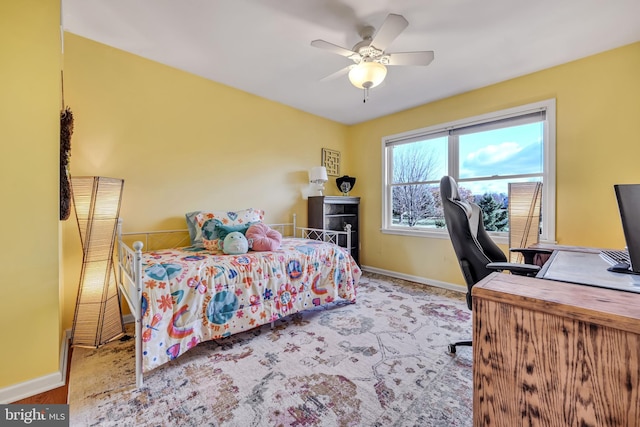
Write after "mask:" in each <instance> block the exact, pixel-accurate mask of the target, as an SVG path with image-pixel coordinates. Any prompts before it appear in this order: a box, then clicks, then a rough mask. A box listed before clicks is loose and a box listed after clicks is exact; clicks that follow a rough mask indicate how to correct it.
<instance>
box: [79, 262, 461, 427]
mask: <svg viewBox="0 0 640 427" xmlns="http://www.w3.org/2000/svg"><path fill="white" fill-rule="evenodd" d="M128 326H130V325H128ZM470 336H471V312H470V311H469V310H468V309H467V307H466V303H465V301H464V295H463V294H462V293H456V292H452V291H447V290H443V289H439V288H434V287H430V286H425V285H420V284H416V283H411V282H406V281H402V280H397V279H391V278H388V277H384V276H379V275H372V274H365V275H364V276H363V277H362V279H361V281H360V284H359V286H358V296H357V302H356V303H355V304H349V303H346V302H340V301H338V302H335V303H333V304H331V305H329V306H327V307H322V308H317V309H312V310H309V311H306V312H304V313H299V314H295V315H292V316H289V317H287V318H285V319H283V320H279V321H277V322H276V324H275V326H274V327H273V328H272V327H271V326H270V325H264V326H262V327H259V328H256V329H253V330H251V331H248V332H245V333H242V334H238V335H234V336H231V337H229V338H225V339H223V340H219V341H211V342H205V343H201V344H198V345H197V346H196V347H195V348H193V349H192V350H190V351H189V352H188V353H186V354H184V355H183V356H181V357H179V358H178V359H176V360H173V361H171V362H169V363H167V364H165V365H163V366H161V367H159V368H157V369H154V370H153V371H151V372H148V373H146V374H145V380H144V381H145V383H144V386H143V387H142V388H141V389H139V390H137V389H136V387H135V378H134V370H135V361H134V342H133V340H129V341H124V342H121V341H116V342H113V343H110V344H107V345H105V346H103V347H101V348H99V349H95V350H94V349H84V348H74V350H73V357H72V362H71V374H70V380H69V404H70V421H71V425H72V426H93V425H95V426H205V425H208V426H225V427H226V426H233V427H235V426H238V427H240V426H242V427H244V426H256V427H258V426H300V427H302V426H314V427H315V426H327V427H334V426H335V427H337V426H420V427H425V426H426V427H428V426H447V427H456V426H471V424H472V359H471V358H472V352H471V348H470V347H466V348H464V347H463V348H460V349H459V350H458V352H457V354H456V355H450V354H449V353H448V352H447V344H448V343H449V342H451V341H455V340H458V339H465V338H468V337H470Z"/></svg>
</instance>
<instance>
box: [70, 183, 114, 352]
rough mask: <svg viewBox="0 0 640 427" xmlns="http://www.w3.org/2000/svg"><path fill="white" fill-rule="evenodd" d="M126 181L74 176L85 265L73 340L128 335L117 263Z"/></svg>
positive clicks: (95, 343) (91, 342)
mask: <svg viewBox="0 0 640 427" xmlns="http://www.w3.org/2000/svg"><path fill="white" fill-rule="evenodd" d="M123 185H124V181H123V180H122V179H116V178H105V177H94V176H88V177H72V178H71V189H72V195H73V204H74V207H75V212H76V217H77V219H78V228H79V230H80V241H81V243H82V269H81V272H80V284H79V286H78V298H77V300H76V310H75V314H74V318H73V330H72V334H71V344H72V345H74V346H80V347H99V346H100V345H102V344H105V343H107V342H109V341H111V340H113V339H115V338H118V337H120V336H122V335H124V324H123V321H122V312H121V309H120V295H119V292H118V287H117V284H116V275H115V271H114V268H113V249H114V244H115V235H116V226H117V222H118V215H119V212H120V201H121V200H122V188H123Z"/></svg>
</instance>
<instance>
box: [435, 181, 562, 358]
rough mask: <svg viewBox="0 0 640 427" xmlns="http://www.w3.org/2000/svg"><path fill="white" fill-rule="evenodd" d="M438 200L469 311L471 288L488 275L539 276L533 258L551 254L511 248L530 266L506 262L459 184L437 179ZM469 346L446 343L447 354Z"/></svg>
mask: <svg viewBox="0 0 640 427" xmlns="http://www.w3.org/2000/svg"><path fill="white" fill-rule="evenodd" d="M440 197H441V200H442V208H443V211H444V219H445V222H446V224H447V230H448V231H449V237H450V238H451V243H453V249H454V251H455V253H456V257H457V258H458V262H459V264H460V268H461V269H462V275H463V276H464V280H465V282H466V284H467V306H468V307H469V310H472V307H473V305H472V301H471V289H472V288H473V286H474V285H475V284H476V283H478V282H479V281H480V280H482V279H484V278H485V277H486V276H488V275H489V274H490V273H492V272H494V271H502V270H508V271H510V272H511V273H512V274H519V275H526V276H535V275H536V274H537V273H538V271H539V270H540V266H539V265H533V263H532V261H533V259H534V257H535V255H536V254H541V253H544V254H549V253H550V252H551V251H548V250H543V249H526V248H525V249H520V248H514V249H511V250H513V251H518V252H521V253H523V255H524V259H525V262H528V263H529V264H514V263H509V262H507V257H506V256H505V254H504V253H503V252H502V250H501V249H500V248H499V247H498V246H497V245H496V244H495V243H494V242H493V240H491V238H490V237H489V234H487V232H486V230H485V229H484V224H483V221H482V210H481V209H480V206H478V205H476V204H475V203H470V202H467V201H466V200H461V199H460V194H459V192H458V184H457V183H456V181H455V180H454V179H453V178H452V177H450V176H444V177H442V179H441V180H440ZM470 345H471V341H459V342H456V343H453V344H449V352H450V353H455V352H456V347H457V346H470Z"/></svg>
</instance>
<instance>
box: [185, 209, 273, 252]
mask: <svg viewBox="0 0 640 427" xmlns="http://www.w3.org/2000/svg"><path fill="white" fill-rule="evenodd" d="M263 218H264V211H263V210H262V209H253V208H248V209H243V210H239V211H211V212H207V211H200V212H199V213H197V214H196V215H195V216H194V219H195V230H196V232H195V237H194V242H193V244H198V243H204V240H205V239H206V240H212V241H213V240H217V239H218V234H217V231H216V225H217V224H220V225H225V226H232V225H245V224H252V223H254V222H262V219H263Z"/></svg>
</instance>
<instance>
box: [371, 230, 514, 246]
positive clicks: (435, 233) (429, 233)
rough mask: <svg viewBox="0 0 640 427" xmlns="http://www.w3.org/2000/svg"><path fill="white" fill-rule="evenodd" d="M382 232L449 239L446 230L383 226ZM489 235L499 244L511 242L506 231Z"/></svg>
mask: <svg viewBox="0 0 640 427" xmlns="http://www.w3.org/2000/svg"><path fill="white" fill-rule="evenodd" d="M380 232H381V233H382V234H393V235H396V236H409V237H422V238H427V239H447V240H449V233H448V232H447V231H445V230H441V231H439V230H424V231H417V230H403V229H388V228H382V229H380ZM489 237H491V240H493V241H494V242H495V243H497V244H499V245H508V244H509V236H508V235H507V234H506V233H505V234H504V235H501V234H491V233H489Z"/></svg>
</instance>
